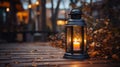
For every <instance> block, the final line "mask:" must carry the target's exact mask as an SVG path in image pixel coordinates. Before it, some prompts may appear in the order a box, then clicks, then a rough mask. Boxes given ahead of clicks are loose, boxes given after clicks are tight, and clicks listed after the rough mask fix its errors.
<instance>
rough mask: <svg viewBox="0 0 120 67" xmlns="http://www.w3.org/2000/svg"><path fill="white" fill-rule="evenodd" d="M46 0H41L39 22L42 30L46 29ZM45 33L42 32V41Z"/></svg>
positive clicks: (44, 39)
mask: <svg viewBox="0 0 120 67" xmlns="http://www.w3.org/2000/svg"><path fill="white" fill-rule="evenodd" d="M45 5H46V0H41V23H42V31H47V30H46V29H47V28H46V27H47V26H46V7H45ZM46 37H47V36H46V33H44V34H42V41H46Z"/></svg>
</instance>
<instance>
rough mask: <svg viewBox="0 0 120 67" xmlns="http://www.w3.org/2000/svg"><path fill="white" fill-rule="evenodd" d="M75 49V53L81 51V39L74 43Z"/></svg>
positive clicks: (75, 40)
mask: <svg viewBox="0 0 120 67" xmlns="http://www.w3.org/2000/svg"><path fill="white" fill-rule="evenodd" d="M73 49H74V50H75V51H77V50H80V41H79V39H76V38H75V39H74V41H73Z"/></svg>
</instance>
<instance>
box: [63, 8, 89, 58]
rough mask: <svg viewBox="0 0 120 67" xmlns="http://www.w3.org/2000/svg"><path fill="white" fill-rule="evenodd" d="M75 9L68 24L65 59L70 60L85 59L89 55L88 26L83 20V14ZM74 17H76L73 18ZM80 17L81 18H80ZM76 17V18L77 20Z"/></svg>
mask: <svg viewBox="0 0 120 67" xmlns="http://www.w3.org/2000/svg"><path fill="white" fill-rule="evenodd" d="M74 11H76V9H73V10H72V11H71V13H70V14H69V15H71V19H69V20H68V24H66V26H65V27H66V28H65V31H66V35H65V36H66V44H65V51H66V53H65V54H64V58H70V59H85V58H88V57H89V56H88V54H87V42H86V40H87V26H86V23H85V21H84V20H83V19H81V12H80V11H79V10H78V9H77V12H74ZM72 16H74V17H72ZM78 16H80V17H78ZM75 17H76V18H75ZM76 40H77V41H76Z"/></svg>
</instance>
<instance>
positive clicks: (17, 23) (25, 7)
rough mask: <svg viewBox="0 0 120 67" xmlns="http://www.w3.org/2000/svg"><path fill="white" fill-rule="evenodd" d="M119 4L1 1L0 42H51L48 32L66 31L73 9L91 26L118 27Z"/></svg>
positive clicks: (90, 0)
mask: <svg viewBox="0 0 120 67" xmlns="http://www.w3.org/2000/svg"><path fill="white" fill-rule="evenodd" d="M119 4H120V1H119V0H0V43H4V42H34V41H48V36H49V35H51V34H55V33H59V32H62V31H64V30H65V29H64V25H65V24H66V23H67V19H68V18H69V17H68V14H69V12H70V10H71V9H73V8H79V9H81V10H82V11H83V17H82V18H83V19H85V21H86V22H87V24H88V28H89V29H91V27H92V28H93V27H95V25H97V24H98V26H97V28H98V27H100V26H101V25H102V24H101V23H105V24H106V25H111V26H110V27H112V28H116V27H117V29H119V25H120V23H119V22H120V13H119V11H120V5H119ZM100 24H101V25H100ZM99 25H100V26H99ZM97 28H95V29H97Z"/></svg>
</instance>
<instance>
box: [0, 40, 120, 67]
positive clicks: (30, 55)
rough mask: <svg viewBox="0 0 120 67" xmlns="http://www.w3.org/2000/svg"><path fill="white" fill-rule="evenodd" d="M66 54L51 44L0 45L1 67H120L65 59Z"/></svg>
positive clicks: (100, 61) (108, 63)
mask: <svg viewBox="0 0 120 67" xmlns="http://www.w3.org/2000/svg"><path fill="white" fill-rule="evenodd" d="M64 53H65V52H64V50H63V49H60V48H55V47H52V46H50V45H49V43H40V42H36V43H11V44H0V67H120V64H119V63H111V61H110V60H90V59H87V60H72V59H64V58H63V55H64Z"/></svg>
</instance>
